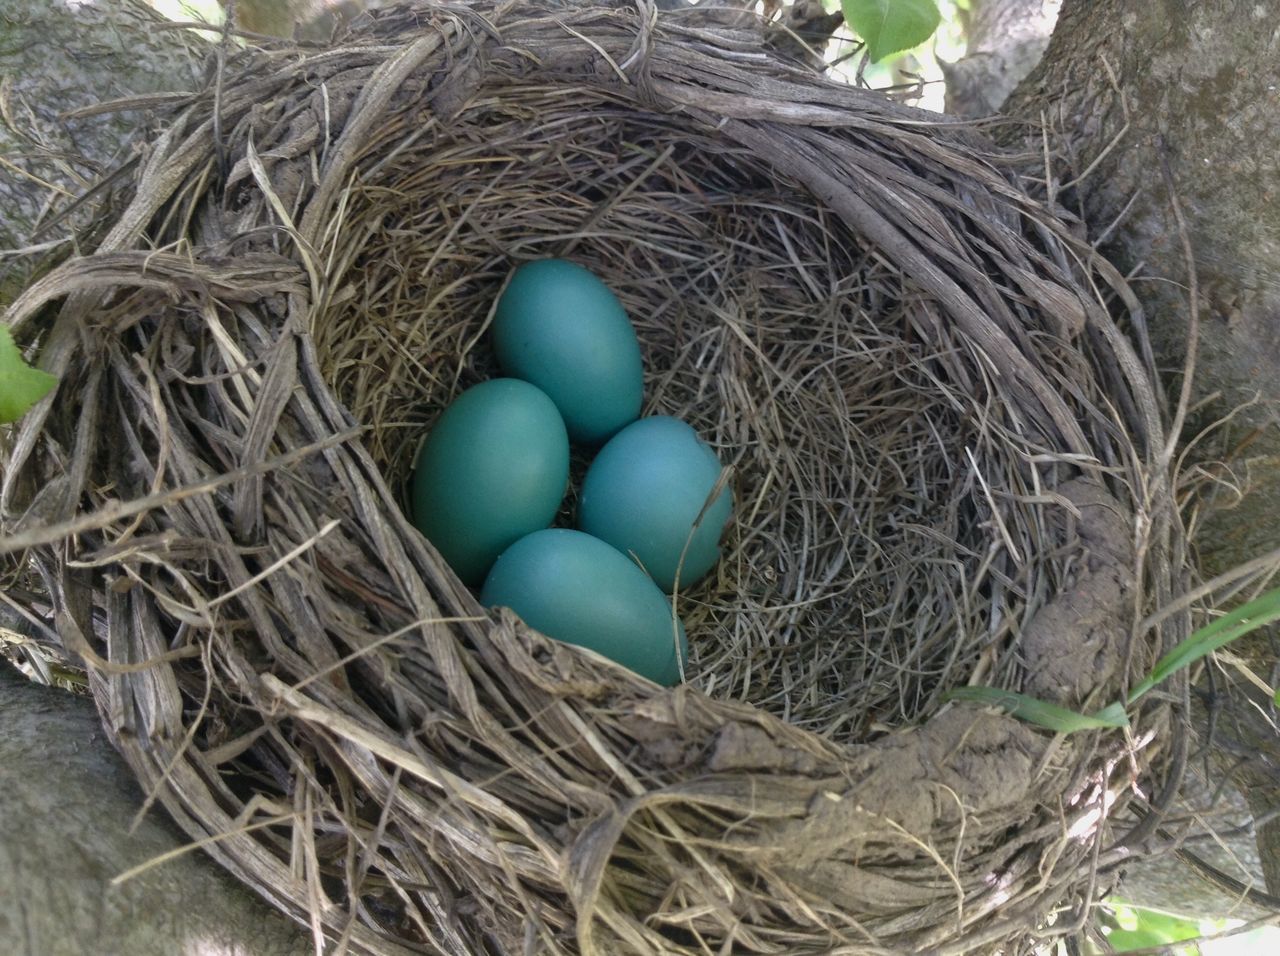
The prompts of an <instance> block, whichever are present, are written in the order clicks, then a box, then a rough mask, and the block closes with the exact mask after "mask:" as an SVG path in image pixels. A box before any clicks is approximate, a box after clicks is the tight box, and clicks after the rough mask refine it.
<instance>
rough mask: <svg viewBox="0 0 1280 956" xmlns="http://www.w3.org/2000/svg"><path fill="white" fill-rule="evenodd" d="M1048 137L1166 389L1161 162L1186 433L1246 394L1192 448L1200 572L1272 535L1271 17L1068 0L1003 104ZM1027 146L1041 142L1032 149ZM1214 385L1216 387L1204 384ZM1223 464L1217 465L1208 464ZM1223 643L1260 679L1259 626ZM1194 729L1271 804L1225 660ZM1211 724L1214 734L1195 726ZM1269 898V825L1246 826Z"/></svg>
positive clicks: (1278, 324)
mask: <svg viewBox="0 0 1280 956" xmlns="http://www.w3.org/2000/svg"><path fill="white" fill-rule="evenodd" d="M1042 111H1043V112H1044V114H1045V115H1046V116H1047V118H1048V120H1049V122H1050V123H1051V124H1052V125H1053V127H1054V130H1055V132H1056V133H1057V136H1056V138H1055V139H1054V142H1055V144H1056V146H1057V148H1058V152H1057V155H1055V157H1054V163H1055V169H1054V173H1055V177H1056V178H1057V180H1058V181H1059V182H1061V183H1067V182H1069V181H1070V180H1072V179H1074V178H1075V177H1077V176H1078V175H1080V174H1082V173H1084V172H1085V171H1086V170H1089V174H1088V176H1087V177H1086V178H1085V179H1084V181H1083V182H1082V183H1081V184H1080V186H1079V187H1078V188H1075V189H1070V190H1068V191H1066V192H1065V193H1064V194H1063V195H1062V196H1061V197H1060V200H1061V201H1063V202H1065V203H1067V204H1073V205H1075V207H1076V209H1077V211H1078V212H1079V213H1080V215H1081V216H1082V218H1083V219H1084V221H1085V222H1087V223H1089V224H1090V228H1091V233H1092V234H1093V235H1094V236H1095V237H1097V238H1099V239H1103V240H1104V242H1103V246H1102V248H1103V249H1104V251H1105V252H1106V254H1107V255H1108V256H1109V258H1111V259H1112V260H1113V261H1115V262H1116V263H1117V264H1118V265H1120V266H1121V268H1124V269H1130V270H1139V275H1140V278H1139V279H1138V280H1137V282H1136V283H1135V285H1136V288H1137V290H1138V292H1139V295H1140V296H1141V297H1142V300H1143V304H1144V306H1145V308H1146V310H1147V317H1148V321H1149V324H1150V327H1151V333H1152V338H1153V341H1154V345H1155V348H1156V352H1157V359H1158V361H1159V362H1160V364H1161V365H1162V366H1163V367H1164V368H1165V369H1166V370H1167V371H1168V372H1169V380H1170V385H1171V388H1173V389H1174V391H1173V394H1176V389H1177V387H1178V385H1179V375H1178V373H1179V371H1180V369H1181V367H1182V363H1183V359H1184V357H1185V356H1186V354H1187V347H1188V329H1189V321H1188V317H1189V315H1190V309H1189V297H1188V288H1187V287H1188V285H1189V284H1190V281H1189V279H1190V273H1189V270H1188V265H1187V259H1186V255H1185V253H1184V249H1183V242H1182V237H1181V236H1180V233H1179V227H1178V223H1177V221H1176V219H1175V217H1174V214H1173V211H1172V210H1173V206H1172V203H1171V197H1170V194H1169V191H1168V190H1167V189H1166V187H1165V181H1164V180H1165V177H1164V175H1163V173H1162V169H1163V168H1167V170H1168V173H1169V178H1170V180H1171V181H1172V183H1173V184H1174V189H1175V192H1176V196H1177V200H1178V202H1179V203H1180V205H1181V208H1182V211H1183V213H1184V215H1185V218H1186V222H1187V229H1188V235H1187V239H1188V240H1189V241H1190V243H1191V245H1192V247H1193V249H1194V258H1195V271H1196V276H1197V280H1198V283H1197V284H1198V297H1197V303H1198V307H1199V338H1198V345H1199V355H1198V361H1197V363H1196V372H1195V378H1194V383H1195V389H1194V393H1193V397H1194V399H1196V400H1205V404H1204V405H1203V406H1202V407H1201V408H1200V409H1199V410H1198V411H1197V412H1196V413H1195V414H1194V415H1193V416H1192V417H1191V420H1190V422H1189V428H1188V430H1187V432H1186V434H1187V435H1188V436H1193V435H1195V434H1196V433H1197V432H1198V431H1199V430H1200V429H1201V428H1202V427H1204V426H1206V425H1209V424H1211V423H1212V422H1214V421H1216V420H1217V419H1219V418H1220V417H1221V416H1223V415H1226V414H1227V413H1228V412H1230V411H1231V410H1232V409H1233V408H1235V407H1236V406H1238V405H1240V404H1241V403H1244V402H1253V404H1251V405H1250V406H1249V407H1247V408H1245V409H1243V410H1242V411H1241V412H1240V413H1239V414H1238V415H1237V416H1236V418H1235V419H1234V421H1233V422H1232V423H1231V425H1230V426H1229V427H1226V428H1225V429H1221V430H1219V431H1218V432H1217V434H1216V436H1215V438H1214V439H1213V440H1212V441H1210V442H1208V443H1205V444H1202V445H1201V446H1199V447H1198V448H1197V449H1195V450H1194V451H1193V454H1192V460H1193V461H1197V460H1198V461H1199V463H1200V467H1201V469H1202V472H1203V474H1205V475H1209V476H1212V478H1213V480H1212V481H1206V482H1203V483H1202V486H1201V488H1200V489H1199V491H1198V497H1197V498H1192V499H1191V500H1190V501H1189V505H1190V506H1191V507H1190V510H1191V512H1192V514H1194V516H1195V518H1196V520H1197V521H1199V522H1200V526H1199V528H1198V530H1197V533H1196V535H1195V541H1196V543H1197V546H1198V549H1199V558H1200V562H1201V566H1202V568H1203V570H1204V572H1205V574H1206V575H1207V576H1212V575H1215V574H1217V573H1220V572H1222V571H1224V570H1227V569H1229V568H1232V567H1235V566H1236V565H1238V564H1239V563H1241V562H1243V561H1245V560H1247V559H1249V558H1253V557H1256V556H1258V555H1260V554H1264V553H1267V552H1270V551H1273V550H1274V549H1276V548H1278V547H1280V521H1277V520H1276V516H1277V515H1280V416H1278V414H1277V409H1278V408H1280V202H1277V193H1278V192H1280V21H1277V19H1276V16H1275V6H1274V4H1267V3H1259V2H1241V0H1223V2H1217V3H1205V4H1198V3H1190V2H1183V0H1067V2H1065V3H1064V5H1063V8H1062V13H1061V17H1060V20H1059V25H1058V28H1057V30H1056V31H1055V33H1054V35H1053V39H1052V42H1051V44H1050V46H1049V49H1048V51H1047V52H1046V54H1045V57H1044V60H1043V62H1042V64H1041V65H1040V67H1039V68H1038V69H1037V70H1036V71H1035V72H1034V73H1033V74H1032V75H1031V76H1030V77H1029V78H1028V80H1027V81H1026V82H1025V83H1024V84H1023V85H1022V87H1020V89H1019V90H1018V91H1017V93H1016V94H1015V96H1014V98H1013V99H1012V101H1011V103H1010V104H1009V105H1008V106H1007V107H1006V112H1008V113H1011V114H1020V115H1023V116H1027V117H1028V118H1031V119H1035V118H1038V117H1039V116H1040V115H1041V113H1042ZM1036 148H1037V149H1038V148H1039V142H1038V141H1037V143H1036ZM1215 395H1216V396H1218V397H1217V398H1216V399H1214V398H1213V396H1215ZM1223 458H1230V460H1229V461H1227V462H1225V463H1222V462H1221V461H1220V459H1223ZM1232 650H1233V651H1235V652H1236V653H1238V654H1240V655H1241V656H1242V657H1243V658H1244V659H1245V660H1246V661H1247V662H1248V664H1249V666H1251V667H1252V668H1253V670H1254V671H1255V673H1257V674H1258V675H1259V676H1261V677H1262V678H1263V679H1264V680H1266V681H1268V682H1270V683H1271V684H1272V685H1273V686H1274V685H1275V683H1276V680H1277V677H1280V673H1277V667H1276V660H1277V655H1276V646H1275V629H1274V628H1273V629H1270V630H1269V631H1264V632H1260V633H1258V634H1256V635H1255V636H1253V637H1251V638H1249V639H1246V641H1243V642H1241V644H1240V645H1239V646H1238V647H1237V646H1233V648H1232ZM1197 706H1198V715H1196V716H1195V717H1194V720H1195V723H1196V724H1197V726H1198V728H1199V729H1200V730H1201V732H1202V743H1203V744H1204V745H1205V746H1210V745H1211V746H1212V747H1213V749H1214V750H1215V751H1216V755H1217V758H1218V760H1217V763H1218V766H1219V768H1220V769H1225V770H1229V771H1230V772H1231V773H1232V774H1233V776H1234V777H1235V778H1236V780H1237V781H1238V782H1239V783H1240V785H1241V786H1242V788H1244V789H1245V791H1246V792H1247V794H1248V796H1249V801H1250V804H1251V807H1252V809H1253V811H1254V814H1255V815H1256V816H1262V815H1263V814H1264V813H1266V812H1268V811H1271V810H1273V809H1275V808H1277V807H1280V737H1278V736H1277V733H1276V729H1275V724H1274V723H1273V721H1274V719H1275V716H1276V715H1275V711H1274V709H1273V708H1272V707H1271V704H1270V702H1269V701H1268V700H1267V698H1266V695H1263V694H1260V693H1259V692H1257V691H1256V690H1255V689H1254V688H1253V687H1252V685H1250V684H1249V683H1247V682H1245V681H1240V680H1238V676H1237V673H1236V672H1235V671H1233V670H1232V669H1230V668H1227V669H1223V670H1221V671H1219V672H1218V673H1216V674H1214V673H1213V672H1210V671H1206V672H1205V674H1204V675H1203V677H1202V680H1201V683H1200V685H1199V687H1198V689H1197ZM1211 731H1212V735H1211V734H1210V732H1211ZM1259 843H1260V849H1261V856H1262V859H1263V864H1264V867H1265V869H1266V874H1267V884H1268V887H1269V888H1270V890H1271V892H1272V893H1277V892H1280V824H1276V823H1271V824H1268V825H1266V826H1265V827H1263V828H1262V831H1261V832H1260V835H1259Z"/></svg>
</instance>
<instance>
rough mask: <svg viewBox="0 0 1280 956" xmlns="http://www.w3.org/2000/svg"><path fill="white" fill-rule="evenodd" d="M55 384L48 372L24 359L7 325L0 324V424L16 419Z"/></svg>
mask: <svg viewBox="0 0 1280 956" xmlns="http://www.w3.org/2000/svg"><path fill="white" fill-rule="evenodd" d="M57 384H58V380H57V379H56V378H54V377H53V376H52V375H50V374H49V373H48V372H42V371H40V369H36V368H32V367H31V366H30V365H28V364H27V363H26V361H25V360H24V359H23V357H22V351H21V350H20V349H19V348H18V345H17V343H16V342H14V341H13V333H12V332H10V331H9V327H8V326H7V325H0V424H4V425H7V424H9V423H10V422H16V421H17V420H18V419H19V418H21V417H22V416H23V415H25V414H26V413H27V411H28V409H30V408H31V406H32V405H34V404H35V403H36V402H38V401H40V399H42V398H44V397H45V396H46V395H48V394H49V392H50V391H52V390H53V387H54V386H55V385H57Z"/></svg>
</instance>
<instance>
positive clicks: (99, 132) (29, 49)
mask: <svg viewBox="0 0 1280 956" xmlns="http://www.w3.org/2000/svg"><path fill="white" fill-rule="evenodd" d="M164 23H165V21H164V20H162V19H161V18H160V17H158V16H157V15H156V14H155V13H154V12H153V11H152V10H151V8H150V7H148V6H146V5H145V4H143V3H142V2H141V0H112V2H109V3H96V4H84V5H79V4H74V3H68V2H67V0H0V77H3V78H4V79H3V84H4V85H3V87H2V88H0V89H2V91H3V95H2V96H0V99H2V100H3V106H4V108H3V109H0V157H2V158H3V163H0V249H3V248H12V247H16V246H21V245H23V244H25V243H26V242H27V241H28V240H29V239H30V238H31V234H32V232H33V230H34V229H35V228H36V227H37V226H38V225H40V223H41V222H42V220H43V219H44V218H45V217H47V215H48V212H49V210H50V208H51V206H57V205H58V204H59V201H60V200H65V199H67V198H69V197H71V196H75V195H79V193H80V192H81V191H83V190H84V189H85V187H86V186H88V185H89V184H90V183H92V182H93V181H94V180H95V179H96V178H97V177H98V176H99V175H100V174H101V173H102V172H103V171H105V170H107V169H110V168H111V167H112V166H113V165H114V164H115V163H116V162H118V161H119V160H120V159H122V158H124V157H126V156H127V155H128V145H127V144H128V143H129V141H130V140H131V138H132V137H133V135H134V134H135V132H136V131H137V129H138V126H139V125H140V123H141V122H142V120H143V119H144V115H143V114H142V113H141V112H140V111H139V110H129V111H124V112H119V113H112V114H108V115H103V116H92V117H84V118H75V117H68V116H67V115H66V114H67V113H68V112H70V111H73V110H76V109H79V108H81V107H86V106H90V105H93V104H96V103H99V102H101V101H103V100H110V99H118V98H123V97H130V96H138V95H141V94H152V93H163V92H171V91H175V90H178V91H182V90H191V89H193V88H194V86H195V83H196V81H197V78H198V77H199V75H200V73H201V71H202V64H203V59H204V53H205V47H206V46H207V44H203V43H202V42H201V41H199V40H198V39H197V37H196V36H195V34H193V33H191V32H190V31H184V30H167V29H163V28H162V26H163V24H164ZM67 231H68V230H66V229H65V228H64V229H60V230H55V231H54V232H53V233H52V235H51V236H44V237H42V238H45V239H47V238H57V237H60V236H62V235H66V234H67ZM0 263H3V260H0ZM0 301H3V300H2V299H0Z"/></svg>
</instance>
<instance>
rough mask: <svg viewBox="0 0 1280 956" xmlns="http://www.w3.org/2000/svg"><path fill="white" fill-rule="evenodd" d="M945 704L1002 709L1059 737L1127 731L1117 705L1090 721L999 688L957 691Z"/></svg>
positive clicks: (1062, 709) (946, 698)
mask: <svg viewBox="0 0 1280 956" xmlns="http://www.w3.org/2000/svg"><path fill="white" fill-rule="evenodd" d="M943 699H944V700H970V701H974V702H976V703H979V704H992V705H994V706H996V707H1002V708H1004V709H1005V710H1006V711H1008V712H1009V713H1010V714H1012V715H1013V716H1014V717H1017V718H1019V719H1021V720H1025V721H1026V722H1027V723H1029V724H1035V725H1037V726H1039V727H1045V728H1047V729H1049V730H1053V731H1056V732H1057V733H1060V734H1070V733H1075V732H1076V731H1079V730H1098V729H1099V728H1103V727H1128V726H1129V718H1128V717H1127V716H1125V713H1124V708H1123V707H1122V706H1121V705H1120V703H1119V702H1118V701H1117V702H1116V703H1114V704H1109V705H1108V706H1106V707H1104V708H1103V709H1102V710H1100V711H1098V712H1097V713H1096V714H1094V715H1093V716H1092V717H1090V716H1088V715H1086V714H1079V713H1076V712H1075V711H1074V710H1068V709H1067V708H1066V707H1059V706H1058V705H1057V704H1050V703H1049V702H1048V701H1043V700H1039V699H1037V698H1035V697H1028V696H1027V695H1026V694H1019V693H1017V692H1016V691H1012V690H1001V689H1000V688H998V687H957V688H956V689H955V690H953V691H950V692H948V693H947V694H946V696H945V697H944V698H943Z"/></svg>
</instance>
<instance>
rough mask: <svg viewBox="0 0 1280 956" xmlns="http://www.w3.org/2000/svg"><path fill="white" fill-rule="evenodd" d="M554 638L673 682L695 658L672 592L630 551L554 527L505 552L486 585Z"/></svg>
mask: <svg viewBox="0 0 1280 956" xmlns="http://www.w3.org/2000/svg"><path fill="white" fill-rule="evenodd" d="M480 603H482V604H484V605H485V607H509V608H511V610H513V611H515V612H516V614H518V615H520V617H521V618H523V620H524V622H525V623H526V624H528V625H529V626H530V627H532V628H534V629H535V630H538V631H541V632H542V633H543V634H545V635H547V636H548V637H554V638H555V639H556V640H558V641H564V642H566V643H568V644H576V645H578V646H579V647H586V648H589V649H590V650H593V651H595V652H596V653H597V654H601V655H603V656H604V657H607V658H609V659H610V660H613V661H616V662H617V663H619V664H621V665H623V666H624V667H628V668H630V669H631V670H633V671H635V672H636V673H637V674H639V675H641V676H642V677H647V678H649V680H651V681H654V682H655V683H658V684H662V685H663V686H665V687H670V686H672V685H673V684H676V683H678V682H679V680H680V666H679V664H678V662H677V659H676V647H677V642H678V646H679V648H680V660H686V661H687V660H688V654H689V644H688V641H687V640H686V638H685V633H684V626H683V625H682V624H681V623H680V621H679V619H678V618H677V617H676V616H675V612H674V611H672V609H671V604H670V602H669V601H668V600H667V597H666V595H665V594H663V593H662V592H661V591H659V590H658V588H657V586H656V585H655V584H654V583H653V582H652V581H650V580H649V578H648V577H646V576H645V574H644V572H643V571H641V570H640V569H639V568H638V567H636V565H635V563H634V562H633V561H631V560H630V559H629V558H628V557H626V555H624V554H621V553H620V552H618V551H616V550H614V549H613V548H611V547H610V546H609V545H607V544H605V543H604V542H603V541H601V540H600V539H599V538H593V537H591V536H590V535H588V534H583V533H582V532H581V531H571V530H569V529H567V528H546V529H544V530H542V531H535V532H533V534H530V535H527V536H525V537H523V538H521V539H520V540H519V541H517V542H516V543H515V544H513V545H512V546H511V547H509V548H508V549H507V550H506V551H504V552H503V553H502V555H501V557H499V558H498V560H497V562H496V563H495V564H494V566H493V570H491V571H490V572H489V577H488V578H487V579H486V580H485V582H484V588H483V590H481V592H480Z"/></svg>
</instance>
